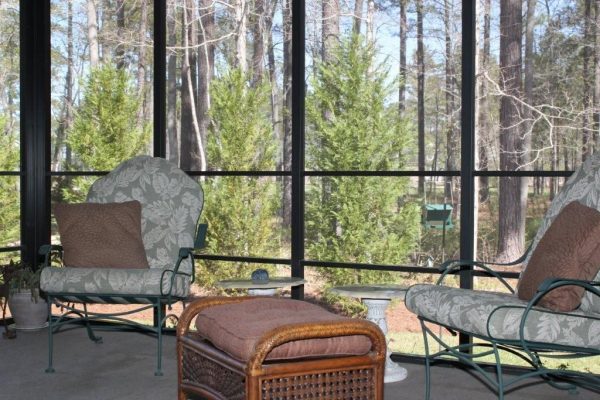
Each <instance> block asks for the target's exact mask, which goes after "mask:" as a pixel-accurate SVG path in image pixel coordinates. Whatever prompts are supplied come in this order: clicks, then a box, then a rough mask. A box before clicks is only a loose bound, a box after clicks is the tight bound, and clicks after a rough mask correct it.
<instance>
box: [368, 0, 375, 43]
mask: <svg viewBox="0 0 600 400" xmlns="http://www.w3.org/2000/svg"><path fill="white" fill-rule="evenodd" d="M366 31H367V43H369V44H372V43H374V41H375V0H367V21H366Z"/></svg>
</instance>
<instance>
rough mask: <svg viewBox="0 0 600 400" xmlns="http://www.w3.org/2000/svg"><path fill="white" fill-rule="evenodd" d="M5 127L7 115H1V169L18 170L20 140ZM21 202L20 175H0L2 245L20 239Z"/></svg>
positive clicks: (13, 243)
mask: <svg viewBox="0 0 600 400" xmlns="http://www.w3.org/2000/svg"><path fill="white" fill-rule="evenodd" d="M5 127H6V117H4V116H0V148H1V149H2V151H0V171H17V170H18V168H19V142H18V141H17V140H16V137H17V135H16V134H13V133H12V132H5ZM19 204H20V200H19V177H18V176H0V246H10V245H15V244H16V243H17V242H18V240H19V232H20V226H21V225H20V223H19V217H20V213H19Z"/></svg>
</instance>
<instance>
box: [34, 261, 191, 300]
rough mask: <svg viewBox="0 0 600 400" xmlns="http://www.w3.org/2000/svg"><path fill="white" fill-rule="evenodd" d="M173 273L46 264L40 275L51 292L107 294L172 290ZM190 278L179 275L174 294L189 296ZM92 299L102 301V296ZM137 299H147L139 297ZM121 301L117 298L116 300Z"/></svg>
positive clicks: (164, 292) (175, 280)
mask: <svg viewBox="0 0 600 400" xmlns="http://www.w3.org/2000/svg"><path fill="white" fill-rule="evenodd" d="M171 276H172V273H170V272H165V274H164V276H163V269H161V268H149V269H124V268H69V267H65V268H44V269H43V270H42V275H41V278H40V284H41V288H42V290H43V291H45V292H48V293H73V294H75V293H77V294H104V295H111V296H117V297H118V296H135V295H139V296H160V295H161V287H162V294H166V293H169V286H170V284H171ZM189 289H190V279H189V278H188V277H186V276H184V275H177V276H176V277H175V279H174V282H173V290H172V291H171V296H173V297H180V298H183V297H186V296H187V294H188V293H189ZM92 300H93V301H94V302H96V303H101V302H102V301H101V300H99V299H94V298H92ZM138 300H139V301H137V302H138V303H140V302H141V303H143V302H145V301H143V300H141V299H138ZM113 301H115V300H114V299H113ZM117 302H118V300H117Z"/></svg>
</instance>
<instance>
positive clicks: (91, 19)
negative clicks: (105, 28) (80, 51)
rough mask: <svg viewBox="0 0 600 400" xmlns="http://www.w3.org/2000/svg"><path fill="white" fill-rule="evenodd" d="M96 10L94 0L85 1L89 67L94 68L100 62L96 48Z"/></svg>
mask: <svg viewBox="0 0 600 400" xmlns="http://www.w3.org/2000/svg"><path fill="white" fill-rule="evenodd" d="M97 13H98V9H97V7H96V0H87V35H88V43H89V51H90V67H91V68H96V67H97V66H98V63H99V62H100V58H99V48H98V16H97Z"/></svg>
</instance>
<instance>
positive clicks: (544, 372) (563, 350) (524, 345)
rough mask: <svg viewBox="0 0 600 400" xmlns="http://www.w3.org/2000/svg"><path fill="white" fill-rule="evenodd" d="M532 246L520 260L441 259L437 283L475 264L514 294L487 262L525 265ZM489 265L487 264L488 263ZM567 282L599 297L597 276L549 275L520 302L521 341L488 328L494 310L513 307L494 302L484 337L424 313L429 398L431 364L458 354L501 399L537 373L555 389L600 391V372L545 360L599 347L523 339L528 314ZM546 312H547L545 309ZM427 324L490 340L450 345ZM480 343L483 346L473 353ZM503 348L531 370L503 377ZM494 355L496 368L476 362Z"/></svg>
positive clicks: (592, 351) (588, 353)
mask: <svg viewBox="0 0 600 400" xmlns="http://www.w3.org/2000/svg"><path fill="white" fill-rule="evenodd" d="M528 252H529V249H528V251H527V252H526V253H525V254H523V256H521V257H520V258H519V259H518V260H515V261H513V262H510V263H485V264H484V263H482V262H479V261H472V260H449V261H447V262H445V263H443V264H442V265H441V266H440V267H439V269H440V270H441V271H442V274H441V276H440V277H439V279H438V281H437V282H436V285H442V284H443V281H444V279H445V278H446V277H447V276H449V275H453V274H456V273H457V272H458V271H460V270H461V268H463V267H465V266H472V267H477V268H480V269H481V270H482V273H483V274H484V275H485V276H488V277H494V278H497V279H498V280H499V281H500V282H501V283H502V284H503V286H505V287H506V288H507V289H508V290H509V291H510V293H513V294H514V293H515V289H514V288H513V287H512V286H511V285H510V284H509V283H508V282H507V281H506V280H505V279H504V278H502V277H501V276H500V275H499V274H498V272H497V271H495V270H493V269H491V268H489V267H488V265H498V266H511V265H518V264H521V263H522V262H523V261H524V260H525V259H526V257H527V255H528ZM486 264H487V265H486ZM566 285H576V286H580V287H582V288H584V290H586V291H589V292H590V293H593V294H594V295H595V296H599V297H600V282H595V281H580V280H565V279H547V280H545V281H544V282H543V284H542V285H541V286H540V287H539V288H538V291H537V293H536V295H535V296H534V298H533V299H531V300H530V301H529V302H528V303H527V305H526V306H524V307H522V308H523V310H524V312H523V316H522V318H521V321H520V325H519V335H518V336H519V339H518V340H504V339H498V338H495V337H494V336H493V335H492V334H491V333H490V325H489V324H490V320H491V317H492V316H493V315H494V313H495V312H497V311H499V310H501V309H503V308H509V307H510V308H512V309H514V308H515V306H514V305H511V306H499V307H496V308H495V309H494V310H493V311H492V312H491V313H490V318H489V319H488V321H487V322H486V326H487V332H488V334H487V335H486V336H482V335H478V334H474V333H473V332H467V331H464V330H460V329H457V328H456V327H450V326H448V325H445V324H441V323H440V322H439V321H434V320H431V319H428V318H425V317H423V316H420V315H419V316H418V319H419V321H420V323H421V330H422V333H423V341H424V344H425V399H426V400H429V399H430V395H431V366H432V364H433V363H434V362H435V361H436V360H444V359H448V358H450V359H452V358H454V359H456V360H459V361H460V362H462V363H464V364H466V365H467V366H469V367H471V368H473V369H474V370H476V371H477V372H479V373H480V374H481V376H482V377H483V379H484V381H485V382H486V383H488V384H489V385H490V386H491V387H492V388H493V389H494V390H495V391H496V392H497V393H498V399H499V400H503V399H504V395H505V393H506V391H507V390H508V389H509V388H511V387H514V386H515V385H516V384H517V383H519V382H522V381H523V380H525V379H529V378H533V377H541V378H543V379H544V380H546V381H547V382H548V383H549V384H550V385H552V386H553V387H555V388H557V389H563V390H568V391H569V392H570V393H576V392H577V386H583V387H589V388H592V389H594V390H600V377H598V376H595V375H593V374H590V373H583V372H578V371H572V370H567V369H556V368H547V367H545V366H544V364H543V358H554V359H573V358H582V357H591V356H597V355H600V350H597V349H590V348H583V347H578V346H565V345H560V344H555V345H552V344H548V343H538V342H533V341H529V340H527V339H525V326H526V323H527V318H528V316H529V315H530V312H531V311H532V310H535V309H536V306H537V304H538V303H539V301H540V299H542V298H543V297H544V296H545V295H547V294H548V293H549V292H551V291H552V290H554V289H556V288H559V287H561V286H566ZM545 312H548V311H547V310H545ZM552 313H553V314H561V315H573V316H576V317H581V315H579V314H573V313H569V312H552ZM586 318H591V319H594V320H598V321H600V318H597V317H595V316H586ZM426 323H432V324H435V325H438V326H441V327H443V328H445V329H446V330H447V331H448V332H450V333H451V334H452V336H456V335H457V333H463V334H467V335H470V336H472V337H473V338H474V339H479V340H481V341H484V342H486V343H473V342H471V343H466V344H459V345H450V344H448V343H446V342H444V340H443V339H442V337H441V335H438V334H436V333H435V332H434V331H433V330H432V329H430V328H429V327H428V326H427V325H426ZM429 338H431V339H433V341H434V342H435V343H437V344H438V345H440V346H441V347H442V348H443V349H442V350H440V351H438V352H435V353H432V352H431V349H430V344H429V343H430V340H429ZM477 348H484V349H486V350H485V351H482V352H479V353H474V350H475V349H477ZM500 351H506V352H508V353H510V354H513V355H515V356H517V357H518V358H519V359H521V360H523V361H525V362H526V363H528V364H529V365H530V367H531V368H530V369H529V370H526V371H525V372H523V373H522V374H520V375H515V376H514V377H513V378H511V379H505V377H504V376H503V369H502V362H501V357H500ZM489 355H493V356H494V360H495V368H494V371H493V372H491V373H490V372H488V371H486V369H485V368H484V367H483V366H482V365H480V364H478V363H477V362H476V361H477V360H478V359H481V358H483V357H486V356H489Z"/></svg>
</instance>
